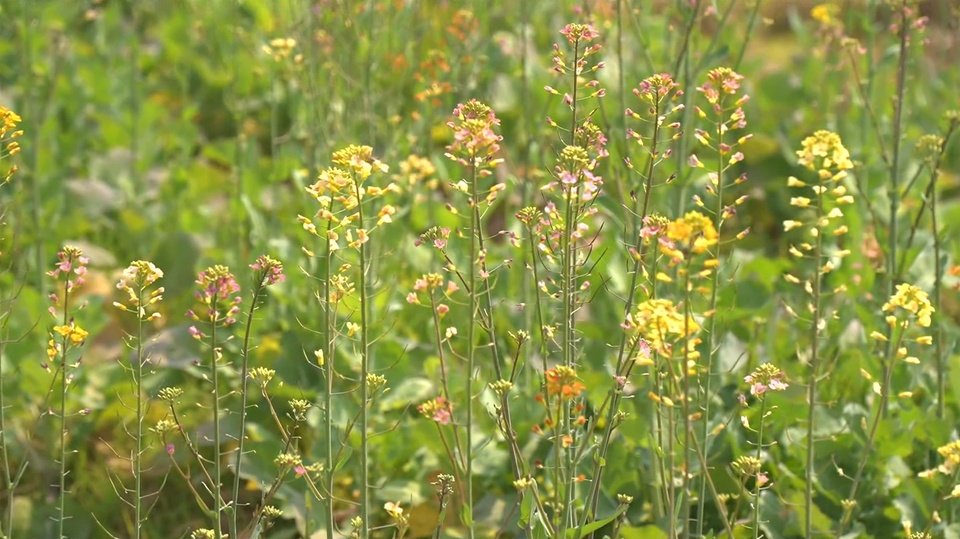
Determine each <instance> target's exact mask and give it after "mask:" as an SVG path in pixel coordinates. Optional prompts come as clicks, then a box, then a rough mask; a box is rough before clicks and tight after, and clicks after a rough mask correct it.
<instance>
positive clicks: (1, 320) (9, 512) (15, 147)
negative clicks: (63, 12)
mask: <svg viewBox="0 0 960 539" xmlns="http://www.w3.org/2000/svg"><path fill="white" fill-rule="evenodd" d="M20 121H21V118H20V116H19V115H18V114H17V113H15V112H13V111H12V110H10V109H8V108H7V107H4V106H2V105H0V161H2V160H4V159H6V158H7V157H10V156H13V155H16V154H17V153H19V152H20V142H19V141H17V140H14V139H16V138H18V137H20V136H21V135H22V134H23V131H22V130H20V129H17V127H18V124H19V123H20ZM16 171H17V166H16V165H11V166H10V167H7V168H6V170H3V169H0V186H3V185H6V184H7V183H8V182H9V181H10V179H11V178H12V177H13V175H14V173H16ZM5 214H6V208H2V209H0V219H2V218H3V217H4V216H5ZM0 303H2V304H4V308H5V311H4V312H2V313H0V357H3V356H4V355H5V351H6V346H7V342H8V341H7V331H6V330H7V323H8V322H9V321H10V312H11V310H10V309H11V305H12V300H11V299H8V298H2V299H0ZM3 363H4V362H3V360H2V359H0V380H3V379H4V372H3ZM6 412H7V402H6V395H5V394H4V391H3V384H2V383H0V467H2V470H0V473H2V474H3V476H2V479H3V484H2V487H3V489H4V490H5V491H6V492H7V493H8V495H7V506H6V508H5V510H3V511H2V513H3V516H0V534H4V535H6V536H7V537H10V536H11V535H12V534H13V501H14V490H16V488H17V485H18V484H19V482H20V478H21V477H22V474H23V472H24V470H25V469H26V468H25V466H26V461H24V462H23V463H22V464H20V466H18V467H17V468H16V469H14V468H13V466H12V463H11V462H10V454H9V452H8V449H9V448H8V446H7V444H9V443H10V438H8V436H7V433H8V429H9V427H8V423H7V415H6Z"/></svg>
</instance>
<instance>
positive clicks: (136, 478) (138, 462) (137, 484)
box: [133, 286, 144, 539]
mask: <svg viewBox="0 0 960 539" xmlns="http://www.w3.org/2000/svg"><path fill="white" fill-rule="evenodd" d="M137 292H138V293H137V305H136V307H137V309H138V311H137V358H136V359H137V363H136V364H135V365H134V366H133V380H134V391H135V392H136V398H137V427H136V440H135V443H136V451H135V452H134V454H133V483H134V484H133V496H134V500H133V503H134V506H133V513H134V527H133V530H134V532H133V533H134V535H133V536H134V538H135V539H140V527H141V526H142V525H143V521H144V517H143V507H142V501H143V480H142V476H143V420H144V417H143V413H144V410H143V314H142V313H141V312H140V311H139V309H140V308H141V306H142V305H144V302H143V292H144V287H143V286H138V287H137Z"/></svg>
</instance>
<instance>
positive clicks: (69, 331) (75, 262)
mask: <svg viewBox="0 0 960 539" xmlns="http://www.w3.org/2000/svg"><path fill="white" fill-rule="evenodd" d="M57 259H58V262H57V265H56V267H55V268H54V269H53V270H51V271H49V272H47V275H49V276H50V277H52V278H53V279H54V280H55V281H56V282H57V283H58V288H59V290H60V293H62V294H63V295H62V297H60V296H58V293H53V294H51V295H50V301H51V303H52V305H51V306H50V309H49V312H50V314H51V315H53V316H54V317H57V316H59V319H60V324H59V325H57V326H54V327H53V331H52V332H51V334H50V340H49V341H48V346H47V359H48V360H49V362H50V363H53V364H54V369H53V382H52V383H56V382H57V381H59V390H60V395H59V397H60V407H59V411H58V412H56V413H54V414H53V415H55V416H56V418H57V420H58V427H59V446H58V462H59V465H60V478H59V484H58V491H57V520H56V522H57V537H58V538H64V537H66V536H65V535H64V530H65V528H64V526H65V524H66V520H67V515H66V502H67V443H68V440H67V438H68V434H67V419H68V416H67V394H68V391H69V390H70V387H71V384H72V383H73V382H74V377H75V376H76V371H77V369H79V367H80V363H81V360H82V356H81V355H80V354H79V350H80V348H81V347H82V346H83V344H84V343H85V342H86V340H87V337H88V333H87V331H86V330H84V329H83V328H81V327H80V326H79V325H78V324H77V323H76V321H75V320H74V310H73V306H72V305H71V304H70V300H71V296H72V294H73V293H74V292H76V290H77V289H78V288H79V287H80V286H81V285H82V284H83V282H84V276H85V275H86V274H87V263H88V262H89V261H88V259H87V258H86V257H85V256H83V251H81V250H80V249H78V248H76V247H72V246H66V247H64V248H63V250H62V251H60V252H59V253H57ZM83 307H84V305H80V307H79V308H77V309H76V310H79V309H82V308H83ZM58 310H59V315H58ZM45 367H46V369H47V371H48V372H50V365H49V364H46V365H45ZM87 413H89V411H88V410H81V411H80V412H79V414H80V415H86V414H87Z"/></svg>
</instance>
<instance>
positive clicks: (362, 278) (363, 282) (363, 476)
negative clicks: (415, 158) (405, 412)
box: [328, 177, 371, 539]
mask: <svg viewBox="0 0 960 539" xmlns="http://www.w3.org/2000/svg"><path fill="white" fill-rule="evenodd" d="M354 182H355V183H354V185H355V187H356V193H357V200H358V202H357V217H358V224H359V226H360V227H363V222H364V221H363V199H362V198H360V196H361V195H360V181H359V180H358V179H357V178H356V177H355V178H354ZM366 245H367V244H366V243H365V242H361V243H360V246H359V251H360V269H359V278H358V280H359V282H360V518H361V519H362V520H363V523H362V524H361V526H360V539H367V538H368V537H369V536H370V440H369V436H368V427H369V425H368V421H369V414H368V413H367V407H368V404H369V402H368V401H369V399H370V395H369V391H368V388H367V376H368V375H369V374H370V363H371V358H370V340H369V339H370V336H369V328H368V327H367V322H368V317H367V313H368V311H369V309H370V305H369V302H370V298H369V290H367V275H366V274H367V270H368V269H369V268H368V267H367V266H368V261H367V247H366ZM330 361H331V362H332V361H333V358H330ZM328 413H329V412H328ZM331 495H332V494H331Z"/></svg>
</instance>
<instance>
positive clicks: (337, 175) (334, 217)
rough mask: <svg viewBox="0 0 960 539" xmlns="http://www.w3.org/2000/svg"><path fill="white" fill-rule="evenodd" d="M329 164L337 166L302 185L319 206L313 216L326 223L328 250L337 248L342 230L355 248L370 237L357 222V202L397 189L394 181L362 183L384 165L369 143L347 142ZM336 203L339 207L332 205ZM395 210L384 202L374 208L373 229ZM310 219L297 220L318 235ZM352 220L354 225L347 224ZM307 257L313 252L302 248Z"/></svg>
mask: <svg viewBox="0 0 960 539" xmlns="http://www.w3.org/2000/svg"><path fill="white" fill-rule="evenodd" d="M333 163H334V164H335V165H337V166H335V167H330V168H327V169H325V170H323V171H321V172H320V175H319V176H318V178H317V181H316V182H315V183H314V184H313V185H311V186H309V187H307V188H306V191H307V193H309V194H310V196H312V197H313V198H314V200H316V201H317V202H318V203H319V205H320V209H319V210H317V213H316V214H315V215H314V217H313V219H320V220H323V221H326V222H327V227H326V231H325V232H324V233H323V235H324V236H325V239H326V240H327V241H328V245H329V248H330V250H331V251H336V250H338V249H340V234H341V233H342V234H343V235H344V237H345V239H346V241H347V245H348V246H349V247H351V248H358V247H360V246H361V245H363V244H364V243H366V242H367V241H368V240H369V239H370V232H371V230H373V229H372V228H371V229H369V230H368V229H367V228H364V224H363V223H359V221H360V218H361V216H362V214H361V212H360V208H359V206H360V203H361V201H362V200H363V199H364V198H366V197H378V196H381V195H383V194H385V193H388V192H393V193H399V192H400V188H399V187H398V186H397V185H396V184H395V183H392V182H391V183H390V184H388V185H387V186H386V187H378V186H374V185H367V186H365V185H363V183H364V181H365V180H367V179H368V178H370V176H371V175H372V174H373V173H374V172H380V173H385V172H387V171H388V170H389V168H388V167H387V165H385V164H383V163H382V162H380V160H378V159H375V158H374V157H373V148H371V147H370V146H358V145H355V144H353V145H350V146H347V147H346V148H343V149H342V150H338V151H336V152H334V153H333ZM334 203H337V204H338V205H339V207H335V204H334ZM396 212H397V209H396V208H395V207H393V206H391V205H390V204H385V205H383V206H381V207H380V208H379V209H378V210H377V214H376V215H377V223H376V225H375V226H374V227H373V228H376V227H378V226H380V225H383V224H387V223H390V222H392V221H393V215H395V214H396ZM313 219H311V218H309V217H306V216H303V215H300V216H297V220H298V221H299V222H300V224H301V225H302V226H303V228H304V230H306V231H307V232H309V233H311V234H313V235H314V236H318V237H319V236H321V233H320V232H319V231H318V230H317V225H316V224H314V222H313ZM354 221H357V222H358V224H357V225H354V226H351V225H352V224H353V223H354ZM305 252H306V253H307V255H308V256H313V253H312V252H311V251H309V250H306V249H305Z"/></svg>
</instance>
